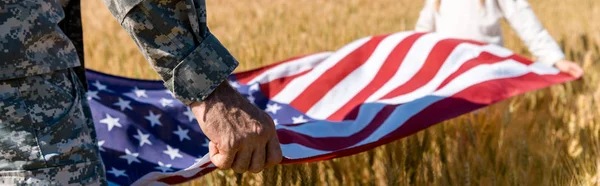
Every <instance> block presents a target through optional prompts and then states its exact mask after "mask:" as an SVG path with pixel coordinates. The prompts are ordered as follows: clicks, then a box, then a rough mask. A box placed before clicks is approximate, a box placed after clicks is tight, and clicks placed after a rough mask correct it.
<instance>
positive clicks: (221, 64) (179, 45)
mask: <svg viewBox="0 0 600 186" xmlns="http://www.w3.org/2000/svg"><path fill="white" fill-rule="evenodd" d="M105 1H106V3H107V5H108V7H109V8H110V9H111V12H112V13H113V15H114V16H115V17H116V18H117V19H118V20H119V21H120V23H121V25H122V26H123V28H124V29H125V30H126V31H127V33H128V34H129V35H130V36H131V37H132V38H133V39H134V41H135V43H136V44H137V46H138V48H139V49H140V50H141V51H142V53H143V55H144V56H145V58H146V59H147V60H148V61H149V62H150V64H151V65H152V67H153V69H154V70H156V72H157V73H158V74H159V75H160V76H161V78H162V79H163V81H164V82H165V86H166V87H167V88H168V89H169V90H170V91H172V92H173V93H174V95H175V97H176V98H177V99H179V100H180V101H182V102H183V103H184V104H186V105H189V104H191V103H192V102H198V101H203V100H204V99H206V97H208V95H210V94H211V93H212V92H213V91H214V89H215V88H216V87H218V86H219V85H220V84H221V83H222V82H224V81H225V80H226V79H227V77H228V76H229V75H230V74H231V73H232V72H233V70H234V69H235V68H236V67H237V66H238V62H237V60H236V59H235V58H234V57H233V56H232V55H231V54H230V53H229V51H228V50H227V49H226V48H225V47H224V46H223V45H222V44H221V43H220V42H219V40H218V39H217V38H216V37H215V36H213V35H212V34H211V33H210V31H209V30H208V28H207V27H206V7H205V5H204V1H201V0H196V1H193V0H185V1H180V0H160V1H159V0H143V1H139V2H136V1H122V0H105ZM128 3H131V4H128Z"/></svg>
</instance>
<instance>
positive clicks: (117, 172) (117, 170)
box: [107, 167, 127, 178]
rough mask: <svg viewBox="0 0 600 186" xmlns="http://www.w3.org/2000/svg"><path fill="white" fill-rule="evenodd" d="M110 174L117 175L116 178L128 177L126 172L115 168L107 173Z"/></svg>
mask: <svg viewBox="0 0 600 186" xmlns="http://www.w3.org/2000/svg"><path fill="white" fill-rule="evenodd" d="M107 172H108V173H110V174H113V175H115V177H117V178H118V177H119V176H124V177H127V174H125V170H119V169H115V168H114V167H112V170H109V171H107Z"/></svg>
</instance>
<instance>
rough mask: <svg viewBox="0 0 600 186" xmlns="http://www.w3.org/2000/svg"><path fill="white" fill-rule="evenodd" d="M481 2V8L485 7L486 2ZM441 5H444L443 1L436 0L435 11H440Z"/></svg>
mask: <svg viewBox="0 0 600 186" xmlns="http://www.w3.org/2000/svg"><path fill="white" fill-rule="evenodd" d="M479 2H480V3H481V6H484V5H485V0H479ZM440 4H442V0H435V10H436V11H438V12H439V11H440Z"/></svg>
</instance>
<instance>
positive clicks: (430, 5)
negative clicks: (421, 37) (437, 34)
mask: <svg viewBox="0 0 600 186" xmlns="http://www.w3.org/2000/svg"><path fill="white" fill-rule="evenodd" d="M435 9H436V8H435V0H426V1H425V6H424V7H423V9H422V10H421V12H420V14H419V19H418V20H417V24H416V26H415V31H416V32H433V31H435V20H434V16H435V12H436V10H435Z"/></svg>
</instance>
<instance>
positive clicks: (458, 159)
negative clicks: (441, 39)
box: [82, 0, 600, 186]
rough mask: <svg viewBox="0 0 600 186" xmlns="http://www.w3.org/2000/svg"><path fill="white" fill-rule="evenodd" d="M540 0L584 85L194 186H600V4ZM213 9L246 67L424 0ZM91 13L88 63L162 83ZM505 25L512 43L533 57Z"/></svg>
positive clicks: (320, 44) (394, 15) (321, 0)
mask: <svg viewBox="0 0 600 186" xmlns="http://www.w3.org/2000/svg"><path fill="white" fill-rule="evenodd" d="M529 2H530V4H531V5H532V7H533V9H534V11H535V12H536V14H537V16H538V18H539V19H540V20H541V21H542V23H543V24H544V26H546V28H547V29H548V30H549V32H550V33H551V34H552V36H553V37H554V38H555V39H556V40H557V41H558V42H559V43H560V45H561V47H562V48H563V50H564V51H565V53H566V54H567V56H568V58H569V59H570V60H573V61H576V62H577V63H579V64H581V65H582V66H583V68H584V70H585V75H584V77H583V78H582V79H580V80H578V81H574V82H570V83H566V84H561V85H556V86H553V87H550V88H546V89H543V90H540V91H535V92H531V93H527V94H525V95H521V96H517V97H514V98H512V99H509V100H506V101H503V102H500V103H498V104H495V105H492V106H490V107H488V108H486V109H483V110H481V111H479V112H477V113H470V114H466V115H463V116H461V117H458V118H456V119H452V120H449V121H446V122H443V123H440V124H438V125H435V126H433V127H430V128H428V129H426V130H423V131H421V132H419V133H417V134H415V135H413V136H411V137H407V138H404V139H401V140H398V141H396V142H393V143H390V144H388V145H384V146H381V147H378V148H376V149H374V150H371V151H368V152H363V153H360V154H356V155H353V156H348V157H344V158H338V159H334V160H328V161H322V162H314V163H304V164H296V165H280V166H277V167H275V168H273V169H269V170H265V171H263V172H262V173H259V174H251V173H247V174H235V173H233V171H214V172H212V173H210V174H209V175H206V176H205V177H203V178H201V179H198V180H196V181H193V182H190V183H186V184H184V185H490V186H494V185H541V186H548V185H600V63H599V61H600V55H599V54H600V22H598V21H597V17H596V16H598V15H600V1H598V0H529ZM207 6H208V23H209V26H210V29H211V30H212V32H213V33H214V34H215V35H216V36H217V37H218V38H219V39H220V40H221V41H222V43H223V44H224V45H225V46H226V47H227V48H228V49H229V50H230V51H231V52H232V53H233V54H234V56H235V57H236V58H237V59H238V60H239V61H240V63H241V64H240V67H239V68H238V69H237V70H236V71H242V70H248V69H252V68H257V67H260V66H263V65H267V64H271V63H274V62H277V61H281V60H284V59H287V58H290V57H293V56H298V55H303V54H309V53H314V52H321V51H331V50H335V49H337V48H339V47H341V46H343V45H345V44H347V43H348V42H351V41H353V40H355V39H358V38H360V37H364V36H368V35H378V34H386V33H392V32H398V31H405V30H411V29H412V28H413V27H414V23H415V22H416V19H417V16H418V13H419V11H420V9H421V7H422V0H419V1H416V0H343V1H342V0H331V1H325V0H293V1H290V0H254V1H239V0H210V1H207ZM82 9H83V17H84V18H83V19H84V20H83V21H84V37H85V57H86V65H87V67H88V68H90V69H94V70H98V71H101V72H105V73H108V74H115V75H119V76H125V77H132V78H143V79H157V78H158V76H157V75H156V74H155V73H154V71H153V70H152V69H151V68H150V66H149V65H148V63H147V62H146V60H145V59H144V58H143V56H142V55H141V54H140V52H139V50H138V49H137V47H136V46H135V45H134V43H133V41H132V40H131V39H130V38H129V36H128V35H127V34H126V33H125V32H124V31H123V30H122V29H121V27H120V26H119V25H118V23H117V22H116V21H115V20H114V19H113V18H112V16H111V15H110V13H109V12H108V11H107V10H106V8H105V6H104V4H103V3H102V0H85V1H83V8H82ZM503 27H504V35H505V46H506V47H507V48H509V49H512V50H514V51H516V52H518V53H520V54H522V55H525V56H530V54H529V53H528V51H527V48H526V47H525V46H523V44H522V42H521V41H520V40H519V38H518V36H517V35H516V34H515V33H514V32H513V31H512V30H511V29H510V27H509V26H508V25H507V24H506V23H504V25H503Z"/></svg>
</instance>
